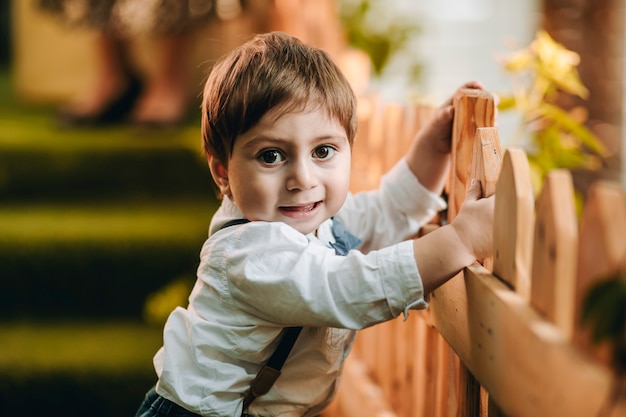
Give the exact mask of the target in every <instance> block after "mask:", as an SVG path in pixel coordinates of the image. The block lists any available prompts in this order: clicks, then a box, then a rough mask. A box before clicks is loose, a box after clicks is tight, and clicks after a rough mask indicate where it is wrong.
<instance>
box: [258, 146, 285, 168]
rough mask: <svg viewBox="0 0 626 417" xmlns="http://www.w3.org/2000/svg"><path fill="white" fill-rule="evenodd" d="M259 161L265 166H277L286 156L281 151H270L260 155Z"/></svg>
mask: <svg viewBox="0 0 626 417" xmlns="http://www.w3.org/2000/svg"><path fill="white" fill-rule="evenodd" d="M259 159H260V160H261V161H262V162H263V163H265V164H270V165H271V164H277V163H279V162H282V161H284V159H285V158H284V156H283V154H282V153H281V152H280V151H277V150H276V149H269V150H267V151H263V152H261V154H260V155H259Z"/></svg>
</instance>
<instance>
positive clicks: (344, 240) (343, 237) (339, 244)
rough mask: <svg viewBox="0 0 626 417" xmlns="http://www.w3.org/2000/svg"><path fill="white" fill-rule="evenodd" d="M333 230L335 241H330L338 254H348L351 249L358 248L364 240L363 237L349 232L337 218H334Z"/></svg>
mask: <svg viewBox="0 0 626 417" xmlns="http://www.w3.org/2000/svg"><path fill="white" fill-rule="evenodd" d="M332 232H333V236H334V238H335V243H332V242H330V246H332V248H333V249H335V253H336V254H337V255H340V256H346V255H347V254H348V252H350V250H351V249H355V248H357V247H358V246H359V245H360V244H361V242H362V241H361V239H359V238H358V237H356V236H354V235H353V234H352V233H350V232H348V231H347V230H346V228H345V227H344V225H343V224H342V223H341V222H340V221H339V220H337V219H335V218H333V226H332Z"/></svg>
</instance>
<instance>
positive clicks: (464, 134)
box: [448, 88, 496, 221]
mask: <svg viewBox="0 0 626 417" xmlns="http://www.w3.org/2000/svg"><path fill="white" fill-rule="evenodd" d="M452 102H453V105H454V122H453V124H452V166H451V171H450V177H449V178H448V181H449V182H448V196H449V198H448V220H450V221H451V220H452V219H453V218H454V217H456V214H457V213H458V211H459V208H460V207H461V204H462V203H463V200H464V199H465V189H466V186H467V185H468V184H469V180H470V177H471V167H472V155H473V153H474V137H475V135H476V129H477V128H479V127H494V126H495V113H496V111H495V102H494V99H493V96H492V95H491V94H490V93H489V92H487V91H483V90H476V89H469V88H468V89H461V90H459V91H457V93H456V94H455V95H454V97H453V99H452Z"/></svg>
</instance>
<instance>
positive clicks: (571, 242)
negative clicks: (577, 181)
mask: <svg viewBox="0 0 626 417" xmlns="http://www.w3.org/2000/svg"><path fill="white" fill-rule="evenodd" d="M536 206H537V208H536V221H535V239H534V245H533V259H532V275H531V276H532V282H531V299H530V300H531V304H532V305H533V306H534V307H535V308H536V309H537V310H538V311H539V312H540V313H541V314H543V315H544V316H545V317H546V319H548V320H550V321H551V322H552V323H554V324H556V325H557V326H558V327H559V328H560V329H561V330H562V331H563V334H564V335H565V337H566V338H567V339H568V340H571V338H572V334H573V332H574V317H575V304H574V296H575V292H576V258H577V251H578V220H577V218H576V207H575V205H574V186H573V184H572V176H571V174H570V173H569V171H566V170H555V171H552V172H550V173H549V174H548V176H547V178H546V181H545V183H544V185H543V189H542V190H541V193H540V195H539V198H538V199H537V205H536Z"/></svg>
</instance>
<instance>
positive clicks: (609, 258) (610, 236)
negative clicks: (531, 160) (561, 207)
mask: <svg viewBox="0 0 626 417" xmlns="http://www.w3.org/2000/svg"><path fill="white" fill-rule="evenodd" d="M624 236H626V197H625V195H624V190H623V189H622V188H621V186H620V185H619V184H615V183H610V182H605V181H600V182H597V183H595V184H593V185H592V186H591V187H590V189H589V193H588V196H587V201H586V203H585V208H584V211H583V218H582V220H581V226H580V239H579V244H580V246H579V250H578V276H577V287H576V308H575V312H576V321H575V324H576V328H575V333H574V341H575V343H576V344H577V345H578V346H579V347H581V348H583V349H584V350H585V351H586V352H587V353H588V354H590V355H592V356H593V357H595V359H596V360H598V361H600V362H602V363H604V364H608V362H609V361H610V359H609V357H608V356H609V354H608V352H607V350H606V346H604V347H601V348H596V347H592V346H591V345H590V338H589V332H588V331H586V329H583V328H581V326H580V322H581V318H580V317H581V306H582V300H583V298H584V296H585V294H586V292H587V291H588V290H589V287H590V286H591V285H592V284H593V283H595V282H596V281H598V280H602V279H604V278H606V277H608V276H609V275H611V274H615V273H617V271H619V269H620V267H621V265H622V262H623V261H624V257H625V256H626V238H624Z"/></svg>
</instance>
